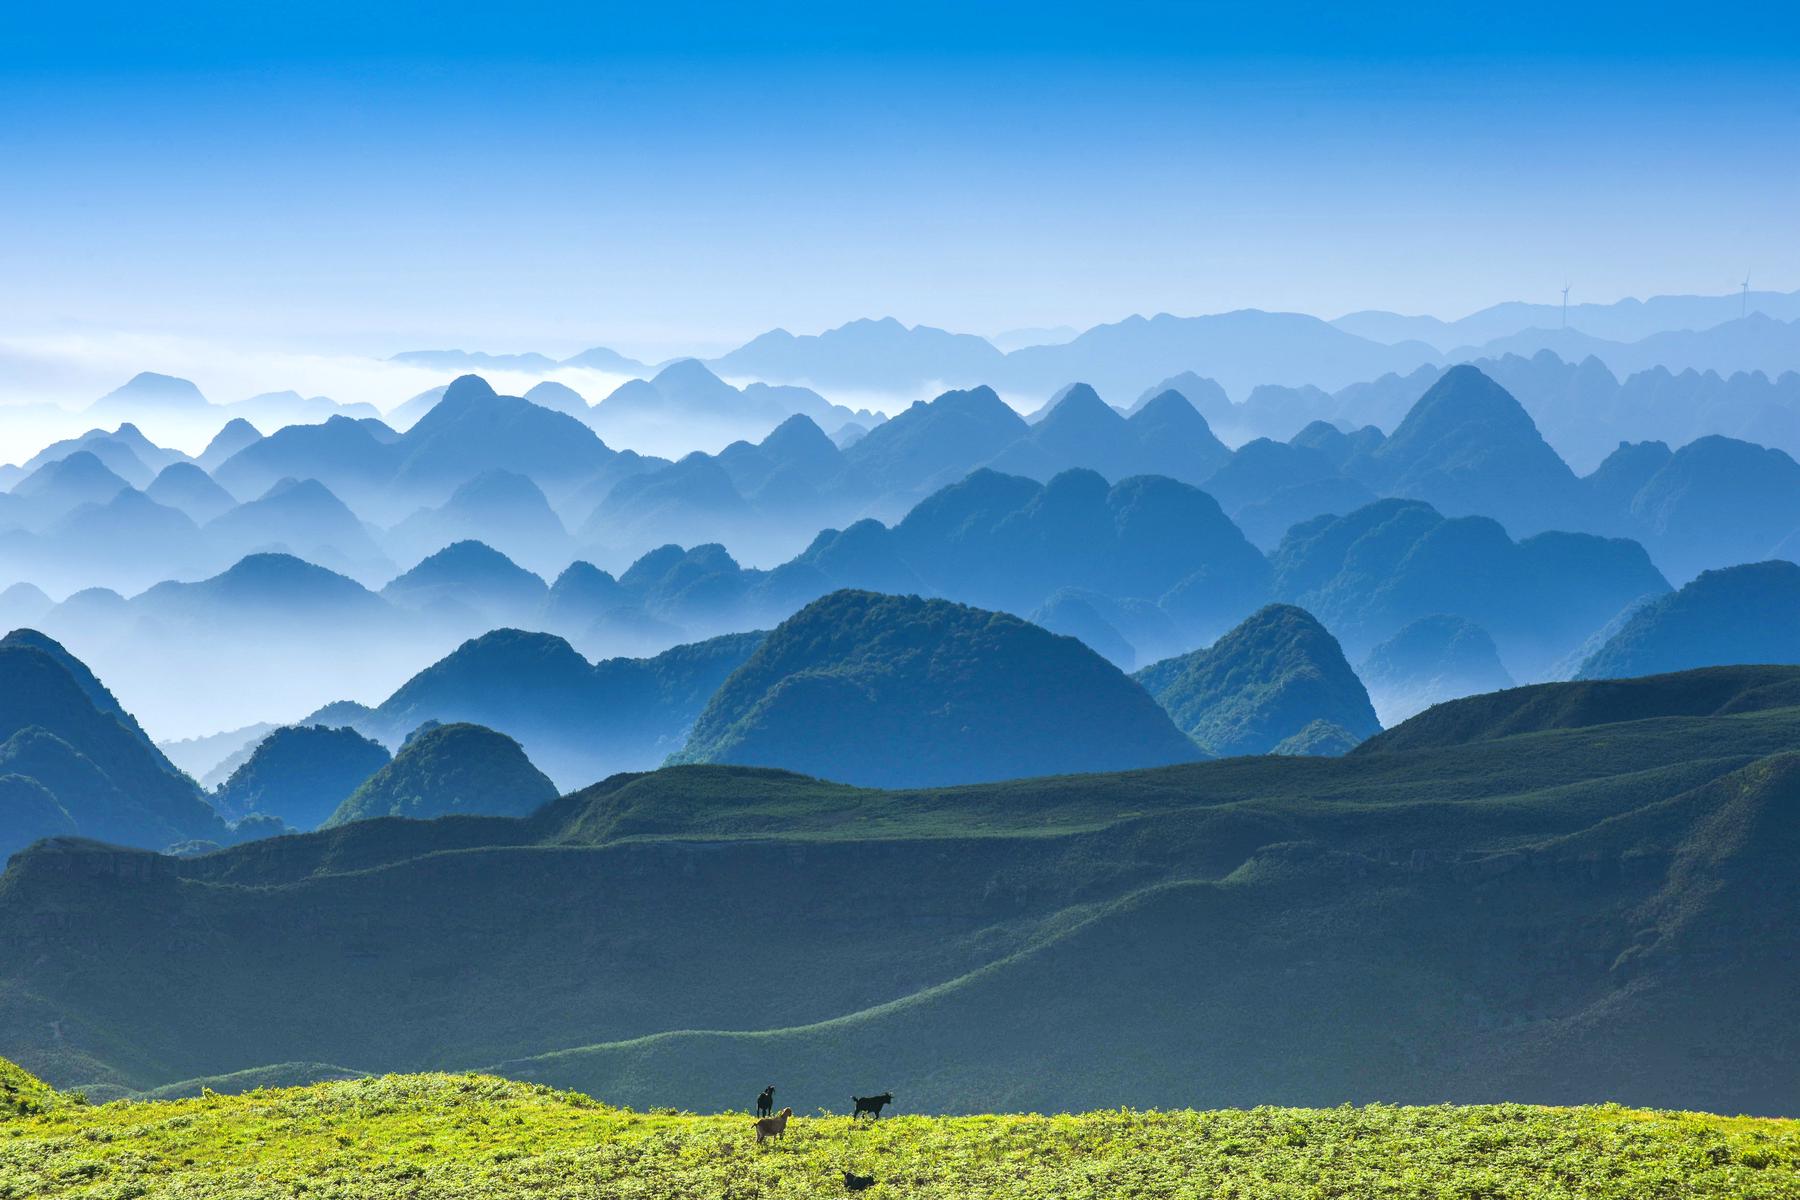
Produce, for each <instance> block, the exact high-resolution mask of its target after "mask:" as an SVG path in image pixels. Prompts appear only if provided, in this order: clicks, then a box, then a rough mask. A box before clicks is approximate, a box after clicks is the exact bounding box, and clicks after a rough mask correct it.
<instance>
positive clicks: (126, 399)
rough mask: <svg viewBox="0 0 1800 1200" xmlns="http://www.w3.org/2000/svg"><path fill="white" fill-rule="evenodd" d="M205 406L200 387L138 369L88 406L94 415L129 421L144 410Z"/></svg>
mask: <svg viewBox="0 0 1800 1200" xmlns="http://www.w3.org/2000/svg"><path fill="white" fill-rule="evenodd" d="M206 407H207V400H206V397H205V396H203V395H201V394H200V389H199V388H197V387H195V386H194V385H193V384H192V383H190V382H189V381H188V380H185V379H178V378H176V377H175V376H173V375H158V374H157V373H156V372H154V371H140V372H139V373H138V374H136V375H133V376H132V377H131V378H130V379H129V380H127V381H126V382H125V383H123V384H121V385H120V386H119V387H116V388H114V389H113V390H112V391H110V392H108V393H106V395H104V396H102V397H100V399H98V400H96V401H94V402H93V403H92V404H90V405H89V406H88V409H87V411H88V412H89V413H91V414H93V415H94V416H97V417H107V418H113V417H117V418H120V419H124V420H130V419H131V418H133V417H134V416H140V415H142V414H144V413H156V412H168V411H176V412H180V411H192V410H195V409H204V408H206Z"/></svg>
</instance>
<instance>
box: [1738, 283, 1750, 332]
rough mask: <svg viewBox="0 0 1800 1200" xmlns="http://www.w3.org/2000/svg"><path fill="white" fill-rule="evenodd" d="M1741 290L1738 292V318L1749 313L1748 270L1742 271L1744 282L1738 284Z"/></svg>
mask: <svg viewBox="0 0 1800 1200" xmlns="http://www.w3.org/2000/svg"><path fill="white" fill-rule="evenodd" d="M1739 286H1740V287H1741V288H1742V289H1743V290H1742V291H1740V292H1739V293H1738V297H1739V299H1738V320H1740V321H1741V320H1743V319H1744V318H1745V317H1746V316H1748V315H1750V272H1748V271H1745V272H1744V282H1743V283H1742V284H1740V285H1739Z"/></svg>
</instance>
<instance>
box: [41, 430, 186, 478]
mask: <svg viewBox="0 0 1800 1200" xmlns="http://www.w3.org/2000/svg"><path fill="white" fill-rule="evenodd" d="M81 450H85V451H87V452H88V453H89V454H92V455H93V456H94V457H95V458H98V459H99V460H100V461H101V462H103V463H105V464H106V468H107V470H109V471H111V472H112V473H113V474H115V475H117V476H119V477H120V478H121V479H123V480H125V482H126V483H128V484H130V485H131V486H132V487H135V488H142V487H146V486H148V485H149V483H150V480H151V479H153V478H154V477H155V475H156V473H157V472H158V471H160V470H162V469H163V468H164V467H166V466H168V465H169V464H170V463H174V462H181V461H184V460H185V456H184V455H182V454H179V453H177V452H176V451H173V450H164V449H163V448H162V447H160V446H157V445H155V444H154V443H152V442H151V441H150V440H149V439H148V438H146V437H145V436H144V435H143V434H142V433H140V432H138V428H137V426H135V425H132V424H130V423H129V422H126V423H124V424H121V425H120V426H119V427H118V428H117V429H116V430H113V431H112V432H108V431H106V430H104V429H90V430H88V431H87V432H86V433H84V434H82V435H81V436H80V437H76V438H66V439H64V440H63V441H60V442H54V443H52V444H50V445H48V446H46V447H44V448H43V449H42V450H40V451H38V452H37V453H36V454H34V455H32V456H31V457H30V458H29V459H27V460H26V461H25V462H24V463H23V464H22V469H23V470H24V471H26V472H27V473H29V472H32V471H36V470H37V469H38V468H40V467H42V466H45V465H46V464H48V463H53V462H56V461H57V460H58V459H63V458H67V457H68V456H69V455H71V454H74V453H76V452H77V451H81Z"/></svg>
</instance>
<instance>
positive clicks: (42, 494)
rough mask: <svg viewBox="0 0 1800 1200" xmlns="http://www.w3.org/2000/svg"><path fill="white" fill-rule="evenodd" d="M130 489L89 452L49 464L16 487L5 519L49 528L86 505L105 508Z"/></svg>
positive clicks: (11, 493) (11, 495) (77, 453)
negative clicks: (115, 497) (102, 505)
mask: <svg viewBox="0 0 1800 1200" xmlns="http://www.w3.org/2000/svg"><path fill="white" fill-rule="evenodd" d="M130 487H131V485H130V484H128V483H126V482H125V481H124V480H123V479H121V478H119V476H117V475H115V474H114V473H113V472H112V471H110V470H108V469H107V467H106V464H105V463H102V462H101V461H100V460H99V458H97V457H96V456H94V455H93V454H91V453H89V452H88V451H86V450H79V451H76V452H75V453H74V454H70V455H68V456H67V457H66V458H60V459H57V460H56V461H55V462H51V463H46V464H45V465H43V466H42V467H39V468H38V469H37V470H36V471H33V472H32V473H31V474H30V475H27V476H26V477H25V478H23V479H21V480H19V482H18V483H16V484H14V485H13V488H12V491H11V492H9V493H7V495H8V496H9V497H10V498H11V499H10V502H9V503H8V504H7V505H6V506H5V509H4V510H0V511H4V513H5V515H6V516H7V517H8V518H9V519H10V520H11V521H13V522H15V523H17V524H20V525H23V526H25V527H26V528H32V529H42V528H46V527H48V526H49V525H51V524H52V523H54V522H55V521H57V520H59V519H60V518H62V517H65V516H67V515H68V514H69V513H71V512H73V511H75V510H76V509H77V508H80V507H81V506H82V505H84V504H105V503H106V502H107V501H109V500H111V499H112V498H113V497H114V496H117V495H118V494H119V493H120V492H123V491H126V490H128V489H129V488H130Z"/></svg>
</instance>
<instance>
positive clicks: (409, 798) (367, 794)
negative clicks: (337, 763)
mask: <svg viewBox="0 0 1800 1200" xmlns="http://www.w3.org/2000/svg"><path fill="white" fill-rule="evenodd" d="M554 799H556V785H555V784H553V783H551V782H550V780H549V778H548V777H547V776H545V774H544V773H543V772H542V771H540V770H538V769H537V768H536V767H534V766H532V765H531V760H530V759H528V758H526V757H525V751H523V750H521V749H520V748H519V743H517V742H515V741H513V740H512V739H511V738H509V737H507V736H506V735H505V734H504V733H495V732H494V731H493V730H491V729H488V728H486V727H484V726H481V725H470V724H467V723H462V722H459V723H457V724H454V725H433V726H429V727H425V728H421V729H420V730H419V731H418V732H416V733H414V734H413V735H412V737H410V738H408V739H407V741H406V745H405V746H403V747H401V750H400V753H399V754H396V755H395V756H394V761H393V762H390V763H388V764H387V765H386V766H384V767H382V768H381V769H380V770H379V771H376V772H375V774H374V775H372V776H370V777H369V779H368V780H367V781H366V782H364V783H363V785H362V786H361V787H359V788H357V789H356V791H355V792H354V793H353V794H351V795H350V796H349V797H348V798H347V799H345V801H344V802H343V803H342V804H340V805H339V806H338V808H337V811H336V812H334V813H332V814H331V816H330V818H329V819H328V820H326V821H325V824H327V825H343V824H346V823H348V822H350V821H366V820H368V819H370V818H371V817H411V818H413V819H414V820H424V819H428V818H431V817H442V816H447V815H450V814H452V813H474V814H486V815H492V816H525V815H526V814H528V813H531V812H532V811H534V810H535V809H537V808H538V807H540V806H542V805H544V804H548V803H549V802H550V801H552V800H554Z"/></svg>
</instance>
